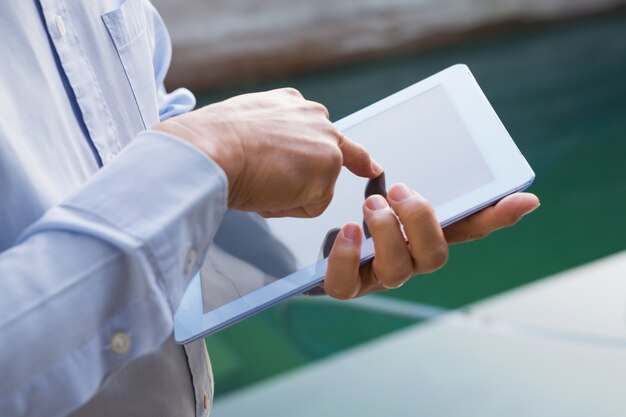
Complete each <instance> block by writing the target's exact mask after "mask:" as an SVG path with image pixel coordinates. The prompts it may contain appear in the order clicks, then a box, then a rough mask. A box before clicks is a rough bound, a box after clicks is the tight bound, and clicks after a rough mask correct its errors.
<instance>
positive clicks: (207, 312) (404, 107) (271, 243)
mask: <svg viewBox="0 0 626 417" xmlns="http://www.w3.org/2000/svg"><path fill="white" fill-rule="evenodd" d="M335 125H336V127H337V129H339V130H340V131H341V132H343V133H344V134H345V135H346V136H347V137H349V138H351V139H352V140H354V141H356V142H359V143H361V144H363V146H365V148H366V149H367V150H368V151H369V152H370V154H371V155H372V156H373V158H374V159H375V160H377V161H378V162H380V163H381V165H382V166H383V167H384V169H385V177H386V184H387V186H390V185H392V184H394V183H396V182H405V183H407V184H408V185H409V186H411V187H412V188H414V189H415V190H416V191H417V192H419V193H420V194H422V195H423V196H424V197H425V198H426V199H427V200H428V201H429V202H430V203H431V204H432V206H433V208H434V209H435V213H436V216H437V219H438V220H439V222H440V224H441V225H442V227H445V226H447V225H449V224H451V223H453V222H455V221H457V220H459V219H461V218H463V217H466V216H468V215H470V214H472V213H474V212H476V211H478V210H480V209H482V208H484V207H487V206H489V205H491V204H493V203H495V202H496V201H498V200H499V199H501V198H502V197H504V196H506V195H508V194H511V193H513V192H516V191H520V190H522V189H524V188H526V187H528V186H529V185H530V184H531V183H532V181H533V179H534V173H533V171H532V169H531V168H530V166H529V165H528V163H527V162H526V160H525V159H524V157H523V156H522V154H521V153H520V151H519V150H518V148H517V147H516V145H515V143H514V142H513V140H512V139H511V137H510V135H509V134H508V132H507V131H506V129H505V128H504V126H503V125H502V123H501V122H500V119H499V118H498V116H497V115H496V113H495V111H494V110H493V108H492V107H491V105H490V104H489V102H488V101H487V98H486V97H485V95H484V94H483V92H482V91H481V89H480V87H479V86H478V84H477V82H476V80H475V79H474V77H473V76H472V74H471V72H470V70H469V69H468V68H467V67H466V66H465V65H455V66H453V67H450V68H448V69H446V70H444V71H441V72H439V73H437V74H435V75H433V76H431V77H429V78H427V79H425V80H423V81H420V82H418V83H416V84H414V85H412V86H410V87H408V88H406V89H404V90H402V91H399V92H398V93H395V94H393V95H391V96H389V97H387V98H385V99H383V100H381V101H379V102H377V103H374V104H372V105H370V106H368V107H366V108H364V109H362V110H360V111H358V112H356V113H354V114H352V115H350V116H348V117H346V118H344V119H342V120H339V121H338V122H336V123H335ZM370 185H371V184H370ZM367 187H368V180H367V179H364V178H359V177H356V176H355V175H353V174H351V173H350V172H348V171H347V170H346V169H345V168H344V169H343V170H342V172H341V174H340V175H339V178H338V180H337V183H336V187H335V194H334V197H333V200H332V202H331V204H330V205H329V207H328V208H327V209H326V211H325V212H324V213H323V214H322V215H321V216H319V217H317V218H314V219H293V218H280V219H269V220H266V219H263V218H261V217H260V216H258V215H256V214H253V213H244V212H236V211H229V212H227V213H226V216H225V218H224V220H223V222H222V224H221V226H220V229H219V231H218V232H217V235H216V237H215V240H214V242H213V245H211V248H210V249H209V252H208V254H207V257H206V259H205V262H204V264H203V266H202V268H201V270H200V272H199V273H198V275H197V276H196V277H195V278H194V279H193V280H192V281H191V283H190V285H189V287H188V288H187V291H186V293H185V295H184V296H183V299H182V302H181V304H180V306H179V308H178V310H177V312H176V314H175V317H174V323H175V332H174V333H175V338H176V341H177V342H178V343H186V342H189V341H191V340H194V339H195V338H198V337H201V336H205V335H208V334H211V333H214V332H216V331H218V330H220V329H223V328H225V327H227V326H229V325H231V324H233V323H236V322H238V321H240V320H243V319H244V318H246V317H249V316H251V315H253V314H255V313H257V312H259V311H261V310H264V309H266V308H268V307H270V306H272V305H275V304H276V303H279V302H280V301H282V300H285V299H286V298H288V297H291V296H294V295H297V294H301V293H303V292H306V291H309V290H311V289H314V288H315V287H317V286H318V285H319V284H320V283H321V282H322V280H323V279H324V275H325V272H326V267H327V261H326V259H324V258H323V256H322V255H321V252H322V248H323V246H324V241H325V238H326V235H327V233H328V231H329V230H332V229H334V228H337V227H342V226H343V225H344V224H346V223H348V222H359V223H360V222H361V221H362V208H361V207H362V204H363V201H364V194H365V190H366V188H367ZM373 256H374V247H373V243H372V240H371V239H365V240H364V242H363V246H362V250H361V262H362V263H364V262H368V261H369V260H371V259H372V258H373Z"/></svg>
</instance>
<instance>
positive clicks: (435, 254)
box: [418, 244, 449, 274]
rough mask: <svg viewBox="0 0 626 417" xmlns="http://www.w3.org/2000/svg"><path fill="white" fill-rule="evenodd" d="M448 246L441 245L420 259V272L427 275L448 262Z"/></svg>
mask: <svg viewBox="0 0 626 417" xmlns="http://www.w3.org/2000/svg"><path fill="white" fill-rule="evenodd" d="M448 256H449V254H448V246H447V245H443V244H442V245H440V246H439V247H437V248H436V249H433V250H432V251H430V252H429V254H428V255H427V256H424V257H422V258H420V260H419V262H418V272H419V273H421V274H426V273H430V272H435V271H436V270H438V269H440V268H441V267H443V266H444V265H445V264H446V263H447V262H448Z"/></svg>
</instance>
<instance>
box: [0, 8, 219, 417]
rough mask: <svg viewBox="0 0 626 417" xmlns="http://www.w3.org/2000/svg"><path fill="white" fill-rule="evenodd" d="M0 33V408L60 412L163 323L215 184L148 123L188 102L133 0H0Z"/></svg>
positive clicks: (208, 230)
mask: <svg viewBox="0 0 626 417" xmlns="http://www.w3.org/2000/svg"><path fill="white" fill-rule="evenodd" d="M0 39H1V42H0V58H1V60H0V415H1V416H22V415H28V416H37V415H45V416H61V415H65V414H67V413H69V412H70V411H72V410H75V409H76V408H77V407H79V406H80V405H82V404H84V403H85V402H86V401H88V400H89V399H90V398H91V397H92V396H93V395H94V394H95V393H96V392H97V391H98V390H99V389H100V387H101V384H102V382H103V380H104V379H105V378H106V377H107V375H110V374H111V372H112V371H113V370H115V369H119V368H120V367H122V366H123V365H126V364H129V363H130V362H132V361H134V360H135V359H137V358H139V357H141V356H142V355H145V354H146V353H148V352H151V351H154V350H155V349H157V348H158V347H159V346H160V345H161V344H162V343H163V341H164V340H165V339H166V338H167V337H168V336H169V335H170V334H171V331H172V315H173V312H174V310H175V308H176V306H177V305H178V302H179V300H180V298H181V296H182V293H183V291H184V289H185V288H186V285H187V283H188V282H189V280H190V278H191V277H192V276H193V275H194V274H195V273H196V272H197V271H198V269H199V267H200V264H201V261H202V260H203V259H204V255H205V253H206V252H207V250H208V247H209V245H210V243H211V241H212V239H213V237H214V235H215V233H216V229H217V227H218V225H219V223H220V221H221V220H222V216H223V215H224V212H225V210H226V203H227V180H226V177H225V175H224V173H223V171H222V170H221V169H220V168H219V167H218V166H217V165H216V164H215V163H214V162H213V161H211V160H210V159H209V158H208V157H206V156H205V155H204V154H202V153H201V152H199V151H198V150H196V149H195V148H193V147H192V146H190V145H187V144H185V143H184V142H182V141H180V140H178V139H176V138H173V137H170V136H167V135H164V134H159V133H155V132H150V131H149V130H148V129H150V128H151V127H152V126H154V125H155V124H156V123H158V122H159V121H160V120H164V119H167V118H169V117H172V116H175V115H177V114H180V113H182V112H185V111H188V110H190V109H191V108H192V107H193V106H194V98H193V96H192V95H191V93H190V92H189V91H187V90H183V89H180V90H176V91H174V92H172V93H169V94H168V93H166V91H165V89H164V87H163V79H164V77H165V73H166V71H167V68H168V65H169V61H170V55H171V48H170V42H169V38H168V35H167V32H166V31H165V28H164V26H163V24H162V22H161V20H160V18H159V16H158V14H157V13H156V11H155V10H154V9H153V7H152V6H151V5H150V4H149V3H148V1H147V0H100V1H99V0H65V1H62V0H38V1H27V0H19V1H3V2H0ZM101 166H103V167H102V168H101Z"/></svg>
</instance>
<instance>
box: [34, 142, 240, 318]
mask: <svg viewBox="0 0 626 417" xmlns="http://www.w3.org/2000/svg"><path fill="white" fill-rule="evenodd" d="M227 198H228V180H227V177H226V175H225V174H224V171H222V169H221V168H220V167H219V166H218V165H217V164H216V163H215V162H214V161H213V160H211V159H210V158H209V157H208V156H207V155H205V154H204V153H202V152H201V151H200V150H198V149H197V148H195V147H194V146H192V145H190V144H187V143H186V142H184V141H182V140H180V139H177V138H175V137H173V136H170V135H167V134H164V133H160V132H153V131H148V132H142V133H140V134H139V135H138V136H137V138H136V139H135V140H133V141H132V142H131V143H130V144H129V145H128V146H126V147H125V148H124V150H123V151H122V152H121V153H120V154H119V155H118V157H117V158H116V159H115V160H113V161H112V162H111V163H109V164H108V165H106V166H105V167H104V168H102V169H101V170H100V171H99V172H98V173H97V174H96V175H94V177H93V178H91V179H90V181H89V182H88V183H87V184H86V185H85V187H83V188H82V189H81V190H80V191H79V192H78V193H77V194H75V195H74V196H72V197H70V198H69V199H67V200H66V201H65V202H63V203H62V204H61V205H59V206H58V207H57V208H56V213H54V211H55V209H53V210H52V211H53V212H52V213H50V212H49V213H47V214H46V217H47V218H48V219H47V220H48V221H44V222H37V224H39V225H42V226H39V227H37V226H35V227H34V228H31V229H29V230H28V231H27V233H26V235H25V236H22V239H25V238H27V237H28V236H29V235H32V234H34V233H37V232H39V231H40V230H37V229H38V228H46V225H51V224H54V223H55V221H54V218H55V217H56V218H57V219H59V220H61V219H67V218H68V215H69V217H72V218H73V220H72V223H73V224H74V225H75V224H77V223H80V230H81V231H86V230H88V231H89V234H92V235H95V236H97V237H99V238H102V239H103V240H106V241H108V242H109V243H111V244H112V245H114V246H116V247H119V248H121V249H123V250H128V251H131V250H134V249H136V247H137V246H140V247H141V248H142V249H143V250H144V251H145V252H146V255H147V258H148V261H149V262H150V264H151V268H152V269H153V270H154V271H155V275H156V277H157V280H158V284H159V286H160V288H161V290H162V291H163V294H164V295H165V297H166V298H167V301H168V304H169V306H170V309H171V311H172V312H174V311H175V310H176V308H177V307H178V303H179V302H180V300H181V298H182V295H183V293H184V291H185V289H186V287H187V284H188V283H189V281H190V279H191V278H192V277H193V276H194V274H195V273H196V272H197V271H198V270H199V268H200V266H201V263H202V260H203V259H204V257H205V254H206V253H207V251H208V248H209V245H210V244H211V242H212V240H213V238H214V236H215V233H216V231H217V229H218V227H219V224H220V222H221V220H222V218H223V216H224V213H225V212H226V208H227Z"/></svg>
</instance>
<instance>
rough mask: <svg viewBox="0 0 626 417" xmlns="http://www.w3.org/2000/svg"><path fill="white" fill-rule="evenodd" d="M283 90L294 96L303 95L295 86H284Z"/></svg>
mask: <svg viewBox="0 0 626 417" xmlns="http://www.w3.org/2000/svg"><path fill="white" fill-rule="evenodd" d="M283 91H284V92H285V93H287V94H289V95H290V96H294V97H302V93H301V92H300V91H299V90H298V89H296V88H293V87H285V88H283Z"/></svg>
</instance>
